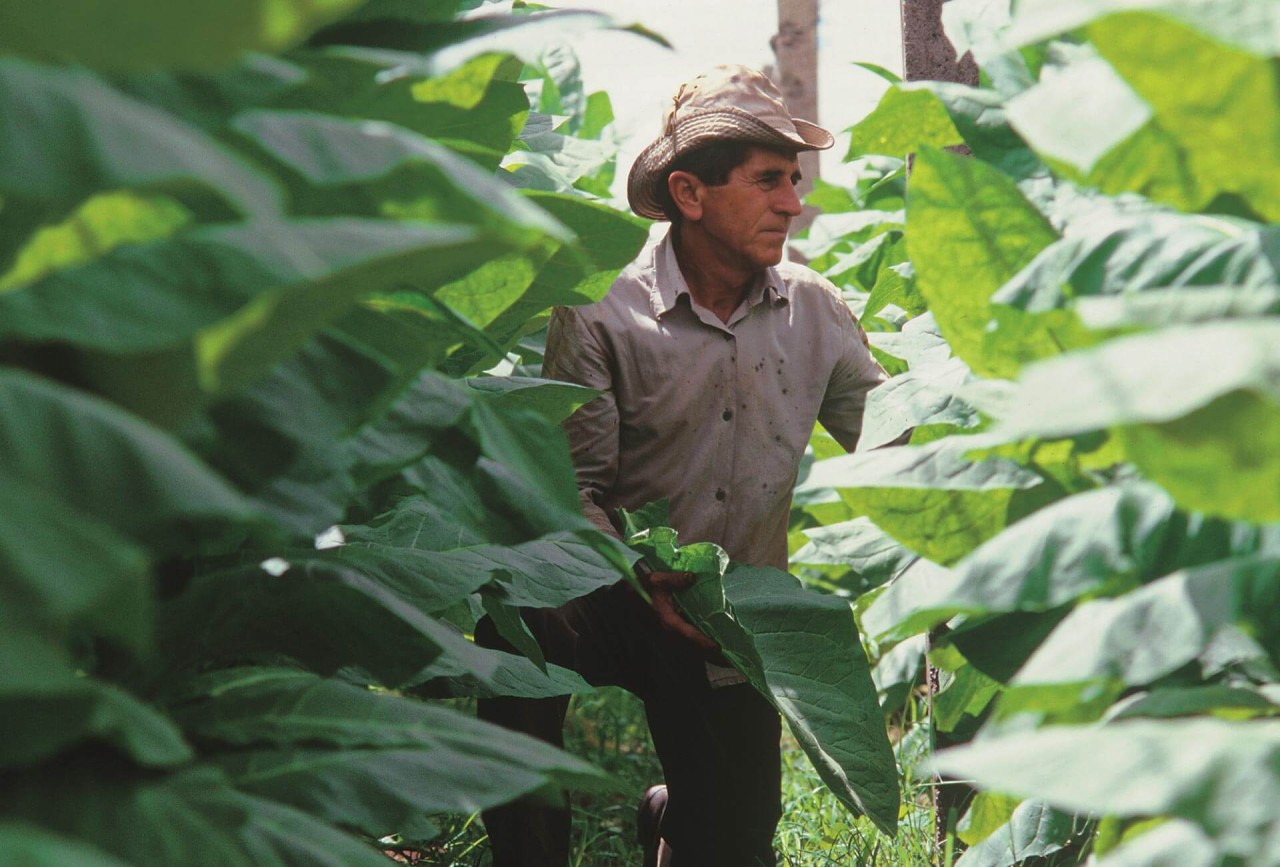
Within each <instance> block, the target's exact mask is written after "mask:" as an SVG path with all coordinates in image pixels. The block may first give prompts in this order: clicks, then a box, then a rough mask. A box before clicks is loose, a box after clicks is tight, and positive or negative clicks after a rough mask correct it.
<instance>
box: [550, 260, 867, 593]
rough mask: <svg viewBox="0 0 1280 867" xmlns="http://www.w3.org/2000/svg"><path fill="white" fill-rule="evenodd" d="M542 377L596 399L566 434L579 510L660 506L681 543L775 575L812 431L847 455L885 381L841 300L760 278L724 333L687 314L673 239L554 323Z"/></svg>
mask: <svg viewBox="0 0 1280 867" xmlns="http://www.w3.org/2000/svg"><path fill="white" fill-rule="evenodd" d="M543 373H544V375H545V376H548V377H550V378H553V379H558V380H562V381H567V382H574V383H578V384H580V385H585V386H588V387H590V388H593V389H597V390H599V391H600V392H602V394H601V396H600V397H598V398H596V399H594V400H592V401H591V402H589V403H587V404H586V405H585V406H583V407H582V408H580V409H579V410H578V411H577V412H576V413H575V414H574V415H573V416H572V417H571V418H570V419H569V420H568V421H567V422H566V423H565V430H566V432H567V433H568V436H569V442H570V446H571V449H572V452H573V461H574V465H575V467H576V469H577V474H578V488H579V492H580V494H581V496H582V503H583V509H584V511H585V512H586V514H587V517H589V518H590V519H591V520H592V522H593V523H595V524H596V525H597V526H598V527H600V528H601V529H602V530H605V531H606V532H609V533H612V534H613V535H617V530H616V528H615V525H614V522H613V521H612V520H611V518H612V517H613V516H614V515H615V510H616V509H617V508H618V507H619V506H621V507H624V508H627V509H635V508H638V507H640V506H642V505H644V504H645V503H648V502H651V501H653V500H658V499H663V498H665V499H667V500H668V501H669V502H670V505H671V523H672V526H673V527H675V529H676V530H677V531H679V539H680V543H681V544H687V543H690V542H702V541H707V542H716V543H718V544H720V545H721V546H723V547H724V549H725V550H726V551H727V552H728V553H729V556H730V557H731V558H732V559H733V560H735V561H737V562H742V563H749V564H757V565H770V566H775V567H777V568H779V569H786V567H787V522H788V518H789V514H790V509H791V491H792V487H793V486H794V484H795V480H796V474H797V472H798V470H799V467H800V460H801V458H802V457H803V456H804V452H805V447H806V446H807V445H808V442H809V438H810V435H811V434H812V432H813V426H814V421H815V420H818V421H821V422H822V424H823V426H824V427H825V428H826V429H827V430H828V431H829V432H830V433H831V434H832V435H833V436H834V437H835V438H836V440H837V441H839V442H840V444H841V445H842V446H844V447H845V448H846V449H852V448H853V447H854V445H855V444H856V443H857V440H858V434H859V431H860V430H861V427H862V416H863V410H864V408H865V406H866V397H867V393H868V392H869V391H870V390H871V389H873V388H874V387H875V386H877V385H879V384H880V383H881V382H883V381H884V380H885V379H886V378H887V376H886V374H885V372H884V370H883V369H882V368H881V367H880V365H879V364H878V363H877V362H876V361H875V359H874V358H872V356H871V353H870V351H869V350H868V348H867V343H866V335H865V334H864V333H863V331H862V328H861V326H859V325H858V323H857V320H856V319H855V318H854V316H853V314H852V312H851V311H850V310H849V308H848V306H847V305H846V304H845V303H844V301H843V300H842V299H841V297H840V294H839V292H838V291H837V290H836V289H835V287H834V286H832V285H831V284H830V283H829V282H828V281H826V280H825V279H823V278H822V277H821V276H819V275H818V274H816V273H815V272H813V271H812V270H810V269H808V268H804V267H802V266H798V265H793V264H791V263H785V262H784V263H782V264H780V265H778V266H777V267H774V268H769V269H767V270H766V271H765V272H763V274H762V275H761V276H760V278H759V279H758V280H757V281H756V283H755V285H753V286H752V287H751V289H750V290H749V291H748V293H747V296H746V298H745V299H744V300H743V302H742V304H740V305H739V307H738V309H737V310H735V311H734V312H733V314H732V315H731V316H730V317H729V320H728V322H721V321H720V319H719V318H718V317H716V315H715V314H714V313H712V312H711V311H710V310H707V309H705V308H702V307H700V306H699V305H697V304H695V303H694V302H693V299H692V296H691V295H690V294H689V287H688V284H687V283H686V282H685V279H684V276H683V275H682V274H681V272H680V267H679V264H678V262H677V260H676V256H675V250H674V248H673V246H672V242H671V237H670V235H668V236H667V238H666V239H664V240H663V241H662V242H661V243H659V244H657V245H654V246H653V247H651V248H648V249H647V250H646V251H644V252H643V253H642V254H641V256H640V258H638V259H637V260H636V261H635V262H634V263H632V264H631V265H630V266H629V267H628V268H627V269H626V270H624V271H623V273H622V274H621V275H620V276H619V277H618V279H617V280H616V281H615V282H614V284H613V286H612V287H611V288H610V290H609V292H608V294H607V295H606V296H605V297H604V298H603V299H602V300H600V301H598V302H596V303H594V304H590V305H586V306H582V307H561V308H557V309H556V310H555V312H554V313H553V314H552V318H551V324H550V327H549V330H548V334H547V354H546V358H545V361H544V365H543Z"/></svg>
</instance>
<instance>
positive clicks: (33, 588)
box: [0, 475, 151, 683]
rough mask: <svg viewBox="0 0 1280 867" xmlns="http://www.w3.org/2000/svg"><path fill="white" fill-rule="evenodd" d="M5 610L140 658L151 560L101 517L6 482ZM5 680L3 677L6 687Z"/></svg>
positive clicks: (1, 594) (1, 562) (2, 538)
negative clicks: (84, 633)
mask: <svg viewBox="0 0 1280 867" xmlns="http://www.w3.org/2000/svg"><path fill="white" fill-rule="evenodd" d="M0 512H2V513H3V514H4V515H5V520H4V521H2V522H0V574H3V575H4V580H3V581H0V609H3V610H5V611H8V612H11V613H12V614H13V615H14V616H17V613H18V612H21V615H20V616H21V618H22V620H23V621H24V623H25V626H26V628H29V629H38V630H40V631H42V632H45V633H46V634H47V635H48V636H49V638H50V640H51V641H55V642H61V641H62V640H64V639H65V638H66V637H68V636H69V635H71V634H72V632H73V630H75V629H78V628H85V629H88V630H89V631H91V632H92V633H94V634H97V635H101V636H104V637H110V638H113V639H115V640H117V641H118V642H120V643H121V644H122V645H123V646H126V647H129V648H131V649H133V650H135V651H141V650H144V649H145V648H147V647H148V646H149V645H150V641H151V587H150V582H149V580H148V578H149V576H148V566H149V564H148V561H147V557H146V555H145V554H144V553H143V552H142V551H141V550H139V549H138V547H137V546H136V545H135V544H134V543H132V542H130V541H129V540H128V539H126V538H124V537H122V536H120V535H119V534H118V533H117V532H115V531H114V530H113V529H112V528H111V527H110V526H109V525H108V524H106V523H105V521H104V520H103V519H102V518H99V517H98V516H96V515H93V514H86V513H85V512H81V511H77V510H76V509H74V508H72V507H71V506H69V505H67V504H66V503H65V502H62V501H59V500H58V499H57V498H56V497H55V496H54V495H51V493H50V492H48V491H47V490H45V488H44V487H43V486H39V485H35V484H32V483H31V482H28V481H17V480H15V479H12V478H10V477H8V476H7V475H0ZM3 682H4V678H2V677H0V683H3Z"/></svg>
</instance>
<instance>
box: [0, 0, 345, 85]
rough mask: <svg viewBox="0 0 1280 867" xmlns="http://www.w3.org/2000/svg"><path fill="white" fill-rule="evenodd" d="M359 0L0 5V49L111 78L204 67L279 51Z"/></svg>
mask: <svg viewBox="0 0 1280 867" xmlns="http://www.w3.org/2000/svg"><path fill="white" fill-rule="evenodd" d="M358 5H359V0H286V2H268V0H230V2H227V3H218V4H214V5H202V4H191V3H164V2H159V0H127V2H121V3H112V4H111V5H110V6H109V7H108V6H103V7H90V8H87V9H86V8H84V7H82V6H81V5H79V4H77V3H74V2H70V0H58V2H54V3H51V4H48V5H46V6H44V7H43V8H42V9H41V10H40V11H39V12H37V10H35V9H34V8H33V7H30V6H27V5H26V4H24V3H20V2H6V3H5V4H4V6H3V12H4V19H5V29H4V35H3V37H2V38H0V49H3V50H4V51H5V53H15V54H22V55H25V56H27V57H32V58H37V59H40V60H56V61H61V62H68V61H70V62H74V63H78V64H84V65H86V66H93V67H97V68H99V69H106V70H110V71H113V72H120V71H129V70H138V69H157V68H183V69H211V68H216V67H221V66H225V65H227V64H228V63H230V62H231V61H233V60H236V59H238V58H239V57H240V56H241V55H242V54H243V53H245V52H247V51H280V50H282V49H284V48H288V47H290V46H291V45H294V44H296V43H298V42H300V41H301V40H302V39H304V38H306V36H307V35H308V34H309V33H311V31H313V30H315V29H316V28H318V27H321V26H323V25H325V24H328V23H329V22H331V21H333V20H335V19H337V18H340V17H341V16H342V15H343V14H345V13H346V12H348V11H349V10H351V9H352V8H354V7H356V6H358Z"/></svg>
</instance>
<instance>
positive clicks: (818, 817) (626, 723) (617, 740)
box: [414, 688, 933, 867]
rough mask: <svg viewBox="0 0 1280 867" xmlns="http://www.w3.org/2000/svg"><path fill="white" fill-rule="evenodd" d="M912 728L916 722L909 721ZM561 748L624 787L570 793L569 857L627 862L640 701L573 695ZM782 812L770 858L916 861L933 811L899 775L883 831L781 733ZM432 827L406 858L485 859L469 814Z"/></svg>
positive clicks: (868, 866)
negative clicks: (838, 795)
mask: <svg viewBox="0 0 1280 867" xmlns="http://www.w3.org/2000/svg"><path fill="white" fill-rule="evenodd" d="M917 731H922V730H917ZM903 743H904V750H903V755H902V756H901V761H902V763H903V764H904V765H905V766H906V767H908V769H909V768H910V767H911V766H912V765H913V763H914V759H915V757H916V756H917V755H918V754H919V746H920V738H918V737H917V738H910V737H909V738H907V739H905V740H904V742H903ZM565 748H566V749H568V750H569V751H570V752H572V753H574V754H575V755H578V756H581V757H583V758H585V759H588V760H589V761H591V762H594V763H595V764H597V765H599V766H600V767H602V768H604V769H605V770H606V771H608V772H609V773H611V774H614V775H615V776H616V777H618V778H619V779H620V780H621V781H622V782H623V783H624V784H625V786H626V789H627V792H628V794H626V795H613V796H579V797H577V798H575V801H574V821H573V832H572V833H573V836H572V842H571V847H572V848H571V858H570V863H571V864H572V865H573V867H634V865H638V864H639V863H640V861H641V852H640V847H639V845H638V844H637V843H636V842H635V810H636V803H637V801H638V799H639V797H640V793H641V792H642V791H644V788H645V787H646V786H648V785H651V784H652V783H655V782H658V781H660V780H661V779H662V771H661V767H660V766H659V764H658V758H657V755H656V754H655V753H654V750H653V743H652V741H651V740H650V739H649V733H648V729H647V727H646V725H645V721H644V710H643V707H642V706H641V704H640V701H639V700H638V699H636V698H635V697H634V696H632V695H631V694H629V693H627V692H625V691H624V690H621V689H614V688H605V689H598V690H595V691H594V692H591V693H589V694H586V695H580V696H575V697H574V700H573V704H572V705H571V706H570V709H569V716H568V719H567V721H566V723H565ZM782 761H783V767H782V800H783V817H782V821H781V823H779V826H778V834H777V837H776V838H775V840H774V847H775V849H776V850H777V852H778V864H779V865H780V867H826V865H832V867H834V865H840V867H851V865H858V867H925V865H928V864H930V863H931V855H930V852H931V848H932V839H933V824H932V823H933V817H932V812H931V810H930V807H929V800H928V788H927V786H924V785H923V784H922V783H920V782H918V781H914V780H912V779H911V778H910V777H908V780H907V782H906V785H905V787H904V791H903V800H904V804H905V805H906V809H905V810H904V813H903V816H902V820H901V822H900V828H899V831H898V836H897V837H896V838H895V839H889V838H888V837H885V836H884V835H883V834H881V833H880V832H878V831H876V830H875V829H874V828H873V827H872V825H871V823H870V822H868V821H867V820H866V819H854V818H853V817H852V816H850V815H849V813H848V811H847V810H845V808H844V807H842V806H841V805H840V803H839V802H838V801H836V799H835V797H834V796H833V795H832V794H831V793H830V792H828V791H827V789H826V787H825V786H823V784H822V783H821V781H820V780H819V779H818V777H817V775H816V774H815V773H814V771H813V768H812V767H810V765H809V760H808V759H807V758H806V757H805V756H804V754H803V753H802V752H801V751H800V748H799V746H797V744H796V743H795V741H794V740H792V739H791V737H790V734H789V733H786V732H785V731H784V734H783V759H782ZM437 824H439V825H440V827H441V829H442V832H441V834H440V835H439V836H438V837H436V838H435V839H433V840H432V841H431V842H430V844H429V845H427V846H423V847H421V848H422V850H423V855H424V857H423V858H422V859H421V860H417V861H416V862H414V863H417V864H421V865H431V867H450V865H457V867H489V865H490V863H491V862H490V858H489V847H488V840H487V838H486V837H485V834H484V827H483V825H482V824H481V823H480V821H479V818H478V817H476V816H452V817H439V818H438V819H437Z"/></svg>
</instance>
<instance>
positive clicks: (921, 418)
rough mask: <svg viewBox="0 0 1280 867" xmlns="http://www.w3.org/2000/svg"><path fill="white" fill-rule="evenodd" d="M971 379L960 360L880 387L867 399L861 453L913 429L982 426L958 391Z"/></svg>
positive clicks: (904, 375)
mask: <svg viewBox="0 0 1280 867" xmlns="http://www.w3.org/2000/svg"><path fill="white" fill-rule="evenodd" d="M968 379H969V366H968V365H966V364H965V363H964V362H962V361H960V359H958V358H953V359H949V360H948V361H946V362H943V363H941V364H936V365H929V366H921V367H914V368H912V369H911V370H908V371H907V372H906V373H900V374H898V375H897V376H895V377H893V378H892V379H890V380H889V381H888V382H885V383H882V384H881V385H879V386H877V387H876V389H875V390H874V391H872V392H871V394H869V395H867V406H866V412H865V417H864V421H863V425H862V432H861V434H860V435H859V436H858V449H857V450H858V451H860V452H864V451H869V450H870V449H874V448H877V447H878V446H883V445H885V444H887V443H891V442H893V441H894V440H896V439H897V438H898V437H900V436H902V435H903V434H904V433H906V432H907V431H909V430H911V429H912V428H916V427H921V426H923V425H936V424H947V425H955V426H956V427H960V428H968V427H975V426H976V425H978V424H979V423H980V418H979V417H978V412H977V410H975V409H974V408H973V407H971V406H969V405H968V404H967V403H965V402H964V401H963V400H962V399H961V398H960V397H959V396H958V395H957V393H956V390H957V389H958V388H959V387H960V386H961V385H963V384H964V383H965V382H967V381H968Z"/></svg>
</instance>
